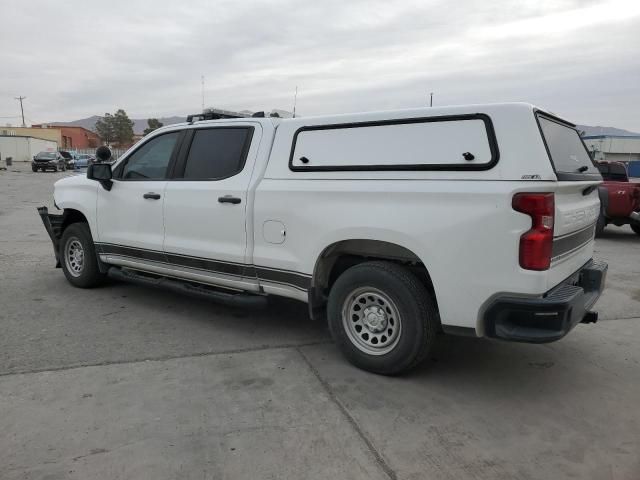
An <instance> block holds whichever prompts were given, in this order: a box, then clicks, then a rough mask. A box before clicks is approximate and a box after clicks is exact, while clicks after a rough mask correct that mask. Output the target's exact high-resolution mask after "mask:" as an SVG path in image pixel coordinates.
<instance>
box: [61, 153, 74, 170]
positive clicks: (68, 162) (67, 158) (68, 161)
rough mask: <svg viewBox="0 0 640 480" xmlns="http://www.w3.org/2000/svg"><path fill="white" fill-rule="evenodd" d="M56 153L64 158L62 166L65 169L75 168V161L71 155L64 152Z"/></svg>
mask: <svg viewBox="0 0 640 480" xmlns="http://www.w3.org/2000/svg"><path fill="white" fill-rule="evenodd" d="M58 153H60V155H62V156H63V157H64V164H65V166H66V167H67V168H70V169H73V168H74V167H75V164H76V159H75V158H74V156H73V154H71V153H70V152H67V151H65V150H60V152H58Z"/></svg>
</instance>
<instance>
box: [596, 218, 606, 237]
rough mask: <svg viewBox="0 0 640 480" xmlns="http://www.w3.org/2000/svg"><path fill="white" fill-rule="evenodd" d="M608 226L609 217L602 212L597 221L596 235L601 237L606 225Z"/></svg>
mask: <svg viewBox="0 0 640 480" xmlns="http://www.w3.org/2000/svg"><path fill="white" fill-rule="evenodd" d="M606 226H607V219H606V218H605V216H604V215H603V214H602V212H600V216H599V217H598V221H597V222H596V237H599V236H601V235H602V233H603V232H604V229H605V227H606Z"/></svg>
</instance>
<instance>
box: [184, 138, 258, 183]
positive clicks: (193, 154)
mask: <svg viewBox="0 0 640 480" xmlns="http://www.w3.org/2000/svg"><path fill="white" fill-rule="evenodd" d="M252 132H253V128H251V127H240V128H238V127H229V128H225V127H220V128H208V129H199V130H196V131H195V132H194V134H193V140H192V142H191V147H190V148H189V153H188V155H187V161H186V165H185V168H184V174H183V178H184V179H185V180H221V179H223V178H228V177H232V176H234V175H236V174H237V173H240V172H241V171H242V169H243V168H244V163H245V160H246V158H247V153H248V151H249V146H250V145H251V133H252Z"/></svg>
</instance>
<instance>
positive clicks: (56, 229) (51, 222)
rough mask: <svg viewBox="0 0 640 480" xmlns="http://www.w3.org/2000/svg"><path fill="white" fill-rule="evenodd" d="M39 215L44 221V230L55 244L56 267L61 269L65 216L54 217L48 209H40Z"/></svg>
mask: <svg viewBox="0 0 640 480" xmlns="http://www.w3.org/2000/svg"><path fill="white" fill-rule="evenodd" d="M38 215H40V218H41V219H42V223H43V224H44V228H45V230H46V231H47V233H48V234H49V238H50V239H51V242H52V243H53V252H54V254H55V256H56V267H57V268H60V258H59V253H58V252H59V251H60V248H59V247H60V237H61V235H62V224H63V222H64V215H52V214H50V213H49V209H48V208H47V207H38Z"/></svg>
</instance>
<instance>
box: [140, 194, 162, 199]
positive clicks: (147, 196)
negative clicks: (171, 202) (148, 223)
mask: <svg viewBox="0 0 640 480" xmlns="http://www.w3.org/2000/svg"><path fill="white" fill-rule="evenodd" d="M142 198H150V199H151V200H160V194H159V193H155V192H147V193H145V194H144V195H142Z"/></svg>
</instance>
